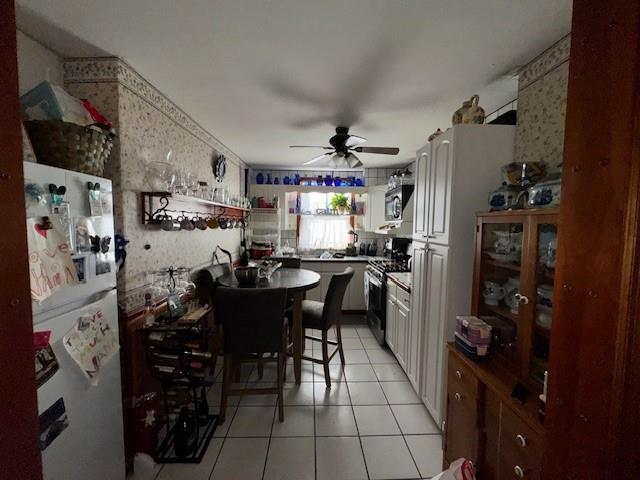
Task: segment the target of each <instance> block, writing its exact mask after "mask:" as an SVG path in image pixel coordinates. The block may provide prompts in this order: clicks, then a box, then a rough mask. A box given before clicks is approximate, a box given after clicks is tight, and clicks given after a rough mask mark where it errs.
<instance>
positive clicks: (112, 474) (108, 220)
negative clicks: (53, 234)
mask: <svg viewBox="0 0 640 480" xmlns="http://www.w3.org/2000/svg"><path fill="white" fill-rule="evenodd" d="M24 177H25V195H26V201H27V219H28V221H32V222H34V221H35V222H41V221H43V220H42V219H43V218H44V217H48V218H49V221H50V222H51V223H52V224H54V225H55V227H56V228H57V229H58V231H59V232H63V233H64V234H65V235H66V236H67V237H68V239H69V241H70V245H71V247H72V252H73V261H74V266H75V267H76V271H77V272H78V275H79V278H78V283H77V284H74V285H68V286H65V287H63V288H61V289H59V290H57V291H54V292H53V293H52V294H51V295H50V296H49V297H48V298H46V299H44V300H42V301H34V302H33V305H32V308H33V324H34V325H33V328H34V333H36V334H38V332H50V335H51V336H50V338H49V345H50V346H51V349H52V351H53V354H54V355H55V358H56V361H57V364H58V368H57V370H56V371H55V373H53V374H52V375H51V376H50V378H48V379H47V380H46V381H44V383H42V384H41V385H39V387H38V413H39V415H40V424H41V436H40V441H41V450H42V462H43V474H44V478H45V479H46V480H76V479H77V480H80V479H86V478H100V479H102V480H112V479H113V480H116V479H117V480H120V479H124V478H125V460H124V437H123V421H122V390H121V382H120V357H119V353H118V351H117V350H116V349H115V348H112V349H111V350H112V351H114V350H115V353H112V354H111V355H110V356H108V357H105V361H104V363H102V364H101V365H100V368H99V369H96V371H99V373H96V376H95V377H92V378H89V377H88V376H87V375H86V374H85V372H84V371H83V369H82V368H81V367H80V365H79V364H78V363H77V362H76V361H75V360H74V358H73V357H72V356H71V353H70V351H69V349H68V348H67V347H65V344H64V342H63V338H65V335H68V334H69V332H72V331H73V330H74V328H75V327H76V326H77V325H79V322H80V321H81V319H83V318H85V319H86V318H91V317H94V318H95V316H96V315H98V316H99V318H100V319H101V320H100V321H101V322H102V323H100V325H102V326H104V325H105V324H106V325H108V327H109V328H110V329H111V332H110V333H111V337H110V338H114V339H115V345H117V342H118V340H117V339H118V307H117V297H116V290H115V287H116V264H115V239H114V225H113V197H112V190H111V181H110V180H107V179H104V178H99V177H94V176H91V175H85V174H82V173H78V172H72V171H68V170H62V169H59V168H54V167H50V166H46V165H40V164H36V163H30V162H25V163H24ZM96 184H97V185H96ZM61 186H64V187H65V189H66V191H65V192H64V194H63V195H59V194H58V193H57V192H60V191H61V190H60V187H61ZM63 190H64V189H63ZM51 192H53V194H52V193H51ZM54 194H55V195H58V196H57V197H55V199H54V197H53V195H54ZM60 200H62V203H61V204H60V205H59V207H57V208H56V209H55V210H54V211H52V204H55V203H56V202H58V201H60ZM92 247H94V248H93V249H92ZM30 253H31V252H30ZM30 265H31V264H30ZM32 287H33V282H32ZM32 292H33V288H32ZM32 296H33V294H32ZM67 343H68V344H70V341H69V340H68V337H67ZM85 370H86V369H85ZM60 399H62V401H61V400H60ZM62 405H64V407H62ZM61 408H63V410H64V411H62V410H61ZM52 416H54V417H62V416H66V418H65V421H64V424H65V426H64V427H63V428H59V426H58V425H57V426H56V428H57V429H58V430H61V431H59V432H55V434H52V433H51V432H45V433H43V428H44V427H43V425H44V426H46V425H47V422H48V421H51V417H52ZM47 435H48V437H47Z"/></svg>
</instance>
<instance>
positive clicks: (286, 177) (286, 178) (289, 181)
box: [282, 176, 291, 185]
mask: <svg viewBox="0 0 640 480" xmlns="http://www.w3.org/2000/svg"><path fill="white" fill-rule="evenodd" d="M282 183H284V184H285V185H289V184H290V183H291V179H290V178H289V177H288V176H285V177H284V178H283V179H282Z"/></svg>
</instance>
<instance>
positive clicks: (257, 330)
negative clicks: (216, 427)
mask: <svg viewBox="0 0 640 480" xmlns="http://www.w3.org/2000/svg"><path fill="white" fill-rule="evenodd" d="M286 301H287V289H286V288H255V289H252V288H227V287H218V288H217V289H216V297H215V303H214V309H215V312H216V319H217V321H218V322H219V323H220V324H221V325H222V328H223V348H224V363H223V374H222V397H221V401H220V415H219V422H220V423H222V422H224V418H225V414H226V410H227V398H228V396H229V395H268V394H271V395H272V394H277V395H278V417H279V419H280V421H281V422H282V421H284V398H283V395H282V387H283V383H284V377H285V374H286V370H285V368H286V364H287V352H288V350H289V344H288V340H287V330H288V329H287V319H286V317H285V305H286ZM264 352H274V353H275V354H276V355H275V356H274V357H273V358H266V359H262V361H276V362H277V365H278V367H277V377H278V378H277V385H276V388H235V387H234V388H232V386H231V383H232V375H233V374H234V373H235V371H236V369H239V368H240V365H241V364H242V363H245V362H255V361H256V359H257V358H258V357H259V356H260V357H261V356H262V354H263V353H264Z"/></svg>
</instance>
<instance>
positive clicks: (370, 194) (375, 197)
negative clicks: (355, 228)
mask: <svg viewBox="0 0 640 480" xmlns="http://www.w3.org/2000/svg"><path fill="white" fill-rule="evenodd" d="M386 191H387V187H386V185H374V186H371V187H369V189H368V191H367V202H366V208H365V212H364V214H365V218H364V229H365V231H367V232H375V231H376V230H377V229H378V228H379V227H380V225H382V224H384V223H385V222H384V194H385V193H386Z"/></svg>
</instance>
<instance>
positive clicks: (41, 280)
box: [27, 217, 78, 302]
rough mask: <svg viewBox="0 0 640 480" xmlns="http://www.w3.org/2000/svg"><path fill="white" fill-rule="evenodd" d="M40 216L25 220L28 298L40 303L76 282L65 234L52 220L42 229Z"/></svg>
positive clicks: (74, 268) (74, 269) (76, 276)
mask: <svg viewBox="0 0 640 480" xmlns="http://www.w3.org/2000/svg"><path fill="white" fill-rule="evenodd" d="M41 222H42V219H41V218H40V217H33V218H28V219H27V244H28V248H29V279H30V282H31V298H32V299H33V300H35V301H37V302H41V301H43V300H45V299H47V298H48V297H50V296H51V295H52V294H53V293H54V292H55V291H57V290H60V289H62V288H64V287H66V286H68V285H75V284H77V283H78V274H77V272H76V267H75V265H74V263H73V258H72V256H71V248H70V246H69V242H68V240H67V238H66V236H65V235H64V234H63V233H61V232H60V231H59V229H58V228H57V227H56V224H55V223H52V224H51V228H48V229H46V228H44V227H43V225H42V223H41Z"/></svg>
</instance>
